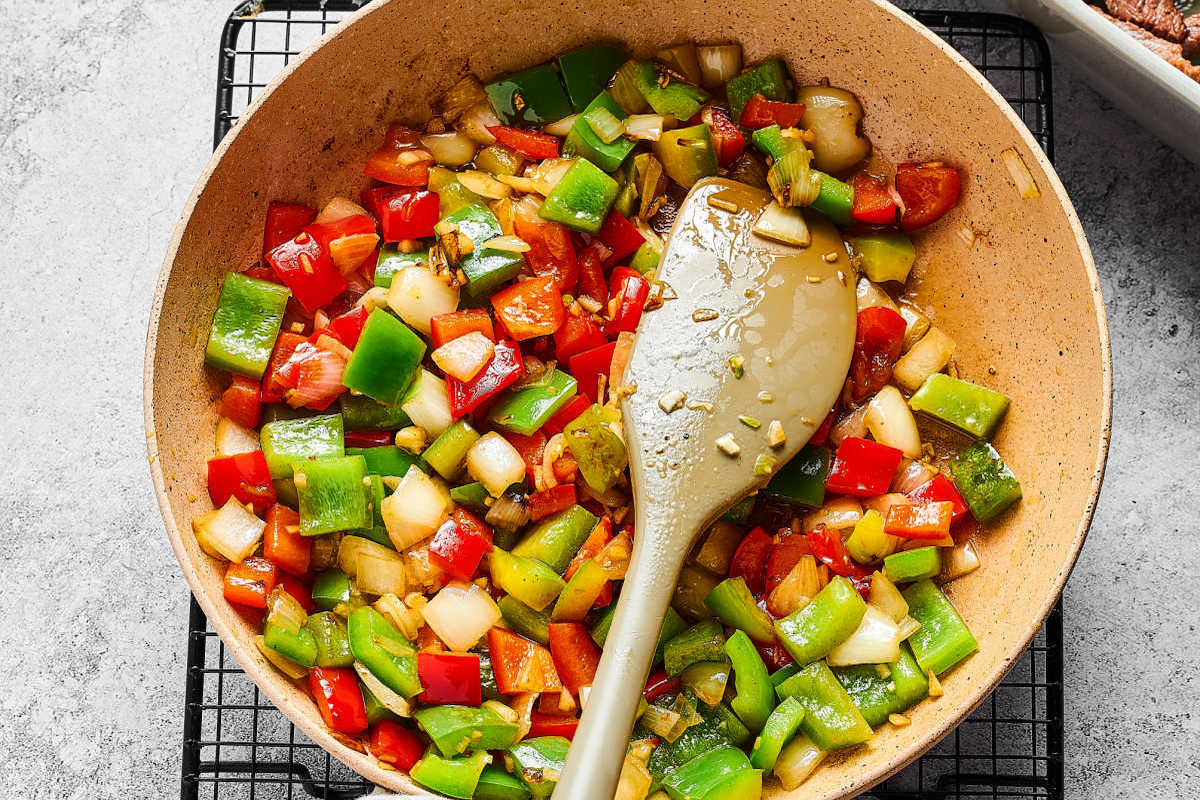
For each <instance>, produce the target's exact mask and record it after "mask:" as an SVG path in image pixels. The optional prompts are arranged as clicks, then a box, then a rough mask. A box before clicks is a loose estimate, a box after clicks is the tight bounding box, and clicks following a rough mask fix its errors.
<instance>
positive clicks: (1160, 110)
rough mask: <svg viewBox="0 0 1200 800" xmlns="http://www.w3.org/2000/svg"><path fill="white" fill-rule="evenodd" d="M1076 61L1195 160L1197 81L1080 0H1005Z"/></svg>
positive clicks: (1198, 147) (1199, 128)
mask: <svg viewBox="0 0 1200 800" xmlns="http://www.w3.org/2000/svg"><path fill="white" fill-rule="evenodd" d="M1008 2H1009V3H1010V5H1012V7H1013V9H1014V10H1015V11H1016V12H1017V13H1019V14H1020V15H1021V16H1023V17H1025V18H1026V19H1028V20H1029V21H1030V22H1033V23H1034V24H1035V25H1037V26H1038V27H1039V28H1041V30H1042V33H1044V34H1045V35H1046V36H1047V37H1048V38H1049V39H1051V40H1053V41H1054V42H1055V44H1057V45H1058V47H1059V48H1060V49H1061V50H1062V51H1063V52H1065V53H1066V55H1067V57H1068V58H1070V59H1072V60H1073V61H1075V62H1076V63H1077V64H1078V65H1079V66H1080V67H1081V68H1082V69H1083V75H1084V78H1086V79H1087V80H1088V82H1090V83H1091V84H1092V85H1093V86H1094V87H1095V88H1096V89H1098V90H1099V91H1101V92H1103V93H1104V94H1105V95H1106V96H1107V97H1108V98H1109V99H1110V100H1112V101H1113V102H1114V103H1116V104H1117V105H1118V106H1120V107H1121V108H1122V109H1123V110H1124V111H1125V112H1126V113H1127V114H1129V115H1130V116H1132V117H1133V118H1134V119H1136V120H1137V121H1138V122H1141V123H1142V124H1144V125H1145V126H1146V127H1147V128H1149V129H1150V130H1151V131H1153V132H1154V133H1155V134H1157V135H1158V137H1159V138H1160V139H1162V140H1163V141H1164V142H1166V143H1167V144H1169V145H1170V146H1172V147H1174V148H1175V149H1176V150H1178V151H1179V152H1181V153H1183V154H1184V155H1185V156H1187V157H1188V158H1189V159H1191V160H1192V161H1194V162H1196V163H1197V164H1200V83H1197V82H1196V81H1193V80H1192V79H1191V78H1189V77H1188V76H1186V75H1184V74H1183V73H1182V72H1180V71H1179V70H1177V69H1176V68H1175V67H1173V66H1171V65H1170V64H1168V63H1166V62H1165V61H1163V60H1162V59H1161V58H1159V57H1158V56H1156V55H1154V54H1153V53H1151V52H1150V51H1149V50H1147V49H1146V48H1145V47H1143V46H1142V45H1141V44H1139V43H1138V42H1137V41H1136V40H1135V39H1134V38H1133V37H1132V36H1130V35H1129V34H1127V33H1126V32H1125V31H1123V30H1121V29H1120V28H1118V27H1117V26H1116V25H1113V24H1112V22H1111V21H1110V20H1107V19H1105V18H1104V17H1103V16H1101V15H1100V14H1097V13H1096V12H1095V10H1093V9H1091V8H1088V6H1087V4H1086V3H1084V2H1083V0H1008Z"/></svg>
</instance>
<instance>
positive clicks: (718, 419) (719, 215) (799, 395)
mask: <svg viewBox="0 0 1200 800" xmlns="http://www.w3.org/2000/svg"><path fill="white" fill-rule="evenodd" d="M770 199H771V198H770V196H769V195H768V194H767V193H766V192H764V191H762V190H759V189H755V188H752V187H750V186H746V185H744V184H740V183H734V182H732V181H728V180H724V179H719V178H714V179H710V180H705V181H702V182H700V183H698V184H697V185H696V186H695V188H693V189H692V191H691V193H690V194H689V195H688V197H687V199H686V200H685V201H684V202H683V204H682V206H681V207H680V209H679V214H678V217H677V218H676V221H675V225H674V227H673V228H672V230H671V236H670V239H669V241H668V244H667V248H666V252H665V253H664V254H663V258H662V261H661V263H660V266H659V270H658V278H659V280H661V281H662V282H664V283H665V284H666V286H667V287H669V288H666V291H665V294H666V297H670V298H673V299H667V300H665V302H664V303H663V306H662V307H661V308H659V309H657V310H655V311H651V312H648V313H646V314H645V315H644V317H643V319H642V323H641V326H640V328H639V329H638V336H637V340H636V342H635V344H634V346H633V352H632V354H631V356H630V361H629V366H628V368H627V370H626V373H625V383H626V384H627V385H628V386H630V387H636V389H635V391H634V393H633V394H632V395H630V396H628V397H626V399H625V400H624V402H623V410H624V423H625V431H626V439H627V447H628V449H629V466H630V475H631V478H632V480H633V489H634V511H635V519H636V529H635V536H634V551H633V559H632V562H631V564H630V567H629V572H628V574H627V575H626V577H625V582H624V585H623V587H622V589H621V597H620V601H619V602H618V603H617V611H616V616H615V617H614V619H613V624H612V628H611V629H610V631H609V634H608V638H607V640H606V642H605V646H604V655H603V657H602V658H601V660H600V667H599V671H598V672H597V674H596V681H595V683H594V685H593V686H592V690H591V694H590V695H589V697H588V704H587V709H586V711H585V712H584V714H583V719H582V720H581V723H580V726H579V729H578V731H577V733H576V735H575V738H574V741H573V743H572V745H571V750H570V754H569V756H568V758H567V763H566V768H565V769H564V770H563V773H562V775H561V776H560V778H559V781H558V786H557V788H556V790H555V792H554V797H555V798H557V800H612V797H613V792H614V791H615V789H616V786H617V781H618V777H619V775H620V771H621V764H622V760H623V758H624V756H625V749H626V744H627V742H628V739H629V733H630V730H631V729H632V724H633V716H634V712H635V710H636V708H637V705H638V698H640V697H641V695H642V689H643V687H644V684H645V679H646V674H647V672H648V671H649V669H650V664H651V660H652V657H653V654H654V650H655V645H656V642H657V639H658V633H659V628H660V627H661V625H662V621H663V616H664V615H665V614H666V610H667V605H668V604H669V603H670V600H671V597H672V595H673V593H674V589H675V583H676V580H677V579H678V577H679V572H680V569H681V568H682V566H683V562H684V559H685V558H686V556H687V554H688V552H689V550H690V549H691V546H692V543H693V541H694V540H695V538H696V535H697V533H699V532H700V531H701V530H704V529H705V527H706V526H707V525H708V524H709V523H711V522H713V521H714V520H715V519H716V518H717V517H718V516H720V515H721V514H723V513H724V512H725V511H726V510H727V509H729V507H730V506H732V505H733V504H734V503H736V502H737V501H738V500H740V499H741V498H742V497H744V496H745V495H747V494H748V493H750V492H751V491H753V490H756V489H758V488H760V487H761V486H763V485H764V484H765V483H766V482H767V480H769V477H770V476H769V475H767V474H756V471H755V464H756V461H758V460H759V458H760V457H765V458H766V459H771V458H773V459H774V460H775V463H776V465H778V466H782V465H783V463H784V462H786V461H787V460H788V459H789V458H791V457H792V456H794V455H795V454H796V453H797V452H798V451H799V450H800V448H801V447H803V446H804V444H805V443H806V442H807V441H808V439H809V437H810V436H811V435H812V434H813V432H814V431H815V430H816V429H817V426H818V425H820V423H821V421H822V420H823V419H824V418H825V416H826V415H827V414H828V413H829V410H830V408H831V407H832V406H833V403H834V401H835V400H836V399H837V396H838V394H839V393H840V392H841V390H842V385H843V383H844V382H845V379H846V372H847V370H848V369H849V365H850V357H851V353H852V351H853V348H854V332H855V312H856V301H855V294H854V277H855V276H854V270H853V268H852V267H851V265H850V260H849V257H848V255H847V253H846V249H845V246H844V245H843V243H842V239H841V236H840V235H839V234H838V232H837V230H836V229H835V228H834V227H833V225H831V224H830V223H829V222H828V221H826V220H825V219H824V218H823V217H821V215H819V214H816V213H809V214H806V217H807V221H808V226H809V229H810V232H811V239H812V241H811V244H810V245H809V246H808V247H806V248H798V247H794V246H791V245H784V244H779V243H775V242H772V241H769V240H767V239H764V238H762V237H760V236H758V235H756V234H754V233H752V232H751V228H752V227H753V226H754V223H755V221H756V220H757V219H758V217H759V215H760V213H761V212H762V209H763V208H764V207H766V205H767V204H768V203H769V202H770ZM738 356H740V357H741V359H743V360H744V364H742V367H741V370H742V371H743V374H742V377H740V378H739V377H737V375H736V371H735V368H734V367H733V365H732V364H731V361H730V359H731V358H734V357H738ZM680 393H682V398H681V396H680ZM680 404H681V405H680ZM676 405H679V407H678V408H675V409H674V410H671V411H670V412H668V411H666V410H664V409H670V408H673V407H674V406H676ZM773 421H778V422H779V424H780V425H781V426H782V428H783V432H784V434H785V435H786V442H785V443H783V444H782V445H779V446H777V447H771V446H770V445H769V444H768V439H767V435H768V429H769V428H770V427H771V424H772V422H773ZM725 437H732V440H733V442H734V443H735V444H736V449H737V453H736V454H730V452H729V450H733V449H734V448H733V447H728V439H726V438H725ZM719 442H725V443H726V445H727V446H726V448H725V449H722V446H721V445H720V444H719Z"/></svg>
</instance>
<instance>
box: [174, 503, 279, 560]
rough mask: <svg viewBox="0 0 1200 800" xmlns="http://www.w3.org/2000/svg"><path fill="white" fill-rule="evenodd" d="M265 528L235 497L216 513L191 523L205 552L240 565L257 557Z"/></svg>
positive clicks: (197, 518) (204, 515) (208, 514)
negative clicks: (256, 552)
mask: <svg viewBox="0 0 1200 800" xmlns="http://www.w3.org/2000/svg"><path fill="white" fill-rule="evenodd" d="M266 527H267V526H266V523H265V522H263V521H262V520H261V519H259V518H258V517H256V516H254V514H252V513H250V512H249V511H247V510H246V507H245V506H243V505H242V504H241V503H239V502H238V501H237V500H236V499H234V498H232V497H231V498H229V501H228V502H226V503H225V505H223V506H221V508H219V509H217V510H216V511H210V512H209V513H207V514H202V515H200V516H199V517H196V518H195V519H193V520H192V530H194V531H195V532H196V540H197V541H198V542H199V543H200V547H201V548H202V549H203V550H204V552H206V553H208V554H209V555H210V556H217V557H219V558H223V559H225V560H226V561H233V562H237V563H240V562H242V561H243V560H245V559H246V558H248V557H249V556H251V555H253V554H254V551H255V549H256V548H257V547H258V543H259V541H260V540H261V539H262V535H263V530H264V529H265V528H266Z"/></svg>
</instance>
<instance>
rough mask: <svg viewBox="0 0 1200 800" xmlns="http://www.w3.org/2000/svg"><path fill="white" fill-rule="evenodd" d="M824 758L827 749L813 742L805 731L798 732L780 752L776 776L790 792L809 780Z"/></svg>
mask: <svg viewBox="0 0 1200 800" xmlns="http://www.w3.org/2000/svg"><path fill="white" fill-rule="evenodd" d="M824 759H825V751H824V750H822V749H820V748H819V747H817V746H816V745H815V744H813V743H812V740H811V739H809V738H808V737H807V736H805V735H804V734H803V733H798V734H796V737H795V738H794V739H792V740H791V741H790V742H788V743H787V744H786V745H784V747H783V750H781V751H780V752H779V758H778V760H776V762H775V777H777V778H779V782H780V783H782V784H783V788H784V789H785V790H787V791H789V792H790V791H791V790H792V789H795V788H796V787H797V786H799V785H800V784H802V783H804V781H806V780H808V776H809V775H812V773H813V770H815V769H816V768H817V766H818V765H820V763H821V761H823V760H824Z"/></svg>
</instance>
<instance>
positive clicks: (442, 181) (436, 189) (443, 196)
mask: <svg viewBox="0 0 1200 800" xmlns="http://www.w3.org/2000/svg"><path fill="white" fill-rule="evenodd" d="M429 191H431V192H433V193H434V194H436V195H437V196H438V213H439V214H441V216H442V217H443V218H445V217H448V216H449V215H451V214H453V213H454V212H455V211H458V210H459V209H461V208H466V207H467V206H486V205H487V202H488V200H487V198H486V197H484V196H482V195H478V194H475V193H474V192H472V191H471V190H470V189H468V188H467V187H466V186H463V185H462V182H461V181H459V179H458V173H456V172H454V170H450V169H446V168H445V167H430V168H429ZM484 241H486V239H485V240H484Z"/></svg>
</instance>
